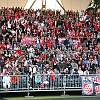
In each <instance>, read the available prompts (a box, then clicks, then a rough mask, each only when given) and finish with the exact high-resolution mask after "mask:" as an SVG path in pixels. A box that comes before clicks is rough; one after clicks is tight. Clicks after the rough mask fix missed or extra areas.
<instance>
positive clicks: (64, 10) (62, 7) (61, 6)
mask: <svg viewBox="0 0 100 100" xmlns="http://www.w3.org/2000/svg"><path fill="white" fill-rule="evenodd" d="M56 1H57V3H58V4H59V5H60V6H61V8H62V9H63V10H64V11H66V10H65V8H64V7H63V6H62V5H61V3H60V2H59V1H58V0H56Z"/></svg>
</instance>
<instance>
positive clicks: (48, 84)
mask: <svg viewBox="0 0 100 100" xmlns="http://www.w3.org/2000/svg"><path fill="white" fill-rule="evenodd" d="M11 77H13V76H12V75H9V76H0V91H4V90H8V91H10V90H11V91H17V90H23V91H24V90H51V89H52V90H57V89H64V88H65V89H66V88H81V78H80V76H79V75H38V76H37V75H33V76H30V75H29V76H28V75H20V76H17V77H18V81H16V79H15V81H16V82H15V83H14V82H12V80H11Z"/></svg>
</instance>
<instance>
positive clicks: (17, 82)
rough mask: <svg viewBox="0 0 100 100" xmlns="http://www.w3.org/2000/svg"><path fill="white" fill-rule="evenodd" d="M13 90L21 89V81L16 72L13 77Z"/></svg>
mask: <svg viewBox="0 0 100 100" xmlns="http://www.w3.org/2000/svg"><path fill="white" fill-rule="evenodd" d="M10 80H11V89H18V88H19V79H18V76H17V75H15V72H13V76H11V79H10Z"/></svg>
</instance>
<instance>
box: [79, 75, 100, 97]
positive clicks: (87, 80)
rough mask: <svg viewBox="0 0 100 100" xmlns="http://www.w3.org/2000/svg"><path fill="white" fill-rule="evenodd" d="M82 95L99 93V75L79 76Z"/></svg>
mask: <svg viewBox="0 0 100 100" xmlns="http://www.w3.org/2000/svg"><path fill="white" fill-rule="evenodd" d="M81 79H82V95H97V94H99V93H100V75H86V76H81Z"/></svg>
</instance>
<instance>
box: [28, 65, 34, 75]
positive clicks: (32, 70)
mask: <svg viewBox="0 0 100 100" xmlns="http://www.w3.org/2000/svg"><path fill="white" fill-rule="evenodd" d="M29 72H30V73H31V75H32V74H35V73H36V67H35V66H34V65H31V67H29Z"/></svg>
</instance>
